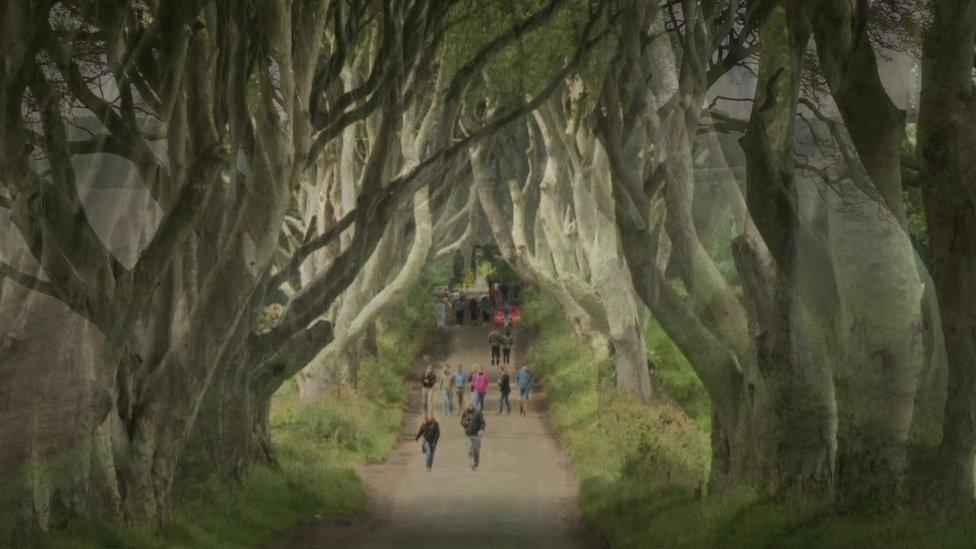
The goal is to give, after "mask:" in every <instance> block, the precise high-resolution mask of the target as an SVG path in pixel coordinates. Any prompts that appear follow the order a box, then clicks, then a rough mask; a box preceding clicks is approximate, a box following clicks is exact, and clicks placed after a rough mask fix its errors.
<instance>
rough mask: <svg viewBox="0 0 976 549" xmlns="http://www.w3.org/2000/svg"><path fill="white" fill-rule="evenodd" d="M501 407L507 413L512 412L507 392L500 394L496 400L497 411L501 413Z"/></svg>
mask: <svg viewBox="0 0 976 549" xmlns="http://www.w3.org/2000/svg"><path fill="white" fill-rule="evenodd" d="M502 408H505V409H507V410H508V413H512V405H511V404H510V403H509V402H508V393H502V396H501V397H500V398H499V400H498V413H499V414H500V413H502Z"/></svg>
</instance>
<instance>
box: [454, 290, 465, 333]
mask: <svg viewBox="0 0 976 549" xmlns="http://www.w3.org/2000/svg"><path fill="white" fill-rule="evenodd" d="M467 303H468V302H467V301H465V300H464V297H460V298H458V300H457V303H455V304H454V322H455V324H457V325H458V326H464V313H465V312H466V311H467V307H468V305H467Z"/></svg>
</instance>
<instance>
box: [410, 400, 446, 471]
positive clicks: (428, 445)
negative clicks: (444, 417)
mask: <svg viewBox="0 0 976 549" xmlns="http://www.w3.org/2000/svg"><path fill="white" fill-rule="evenodd" d="M420 437H424V444H423V449H424V454H426V456H427V472H428V473H429V472H430V468H431V467H433V465H434V450H436V449H437V441H438V440H440V438H441V426H440V424H438V423H437V420H436V419H434V412H427V413H426V414H425V415H424V423H423V424H422V425H421V426H420V430H419V431H417V436H416V437H414V439H413V440H414V441H415V442H416V441H418V440H420Z"/></svg>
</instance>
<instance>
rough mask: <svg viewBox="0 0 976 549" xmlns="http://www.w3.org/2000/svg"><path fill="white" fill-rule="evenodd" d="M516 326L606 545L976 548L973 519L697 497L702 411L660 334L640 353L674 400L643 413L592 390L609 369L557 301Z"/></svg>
mask: <svg viewBox="0 0 976 549" xmlns="http://www.w3.org/2000/svg"><path fill="white" fill-rule="evenodd" d="M525 322H526V323H527V324H528V325H529V326H531V327H532V328H534V331H535V333H536V337H535V339H534V340H533V341H532V342H531V343H530V344H529V348H528V353H529V359H530V360H531V361H532V363H533V364H534V365H535V366H534V367H535V369H536V373H537V375H539V376H540V377H541V379H542V381H543V383H544V385H545V388H546V392H547V394H548V398H549V414H550V418H551V420H552V422H553V424H554V426H555V428H556V432H557V433H558V435H559V437H560V438H561V440H562V441H563V444H564V448H566V450H567V451H568V453H569V454H570V457H571V459H572V461H573V465H574V469H575V472H576V474H577V477H578V478H579V481H580V500H581V507H582V511H583V516H584V518H585V520H586V521H587V522H588V523H589V524H591V525H592V526H593V527H595V528H596V529H598V530H599V531H600V532H601V533H602V534H603V536H604V537H605V538H606V539H607V540H608V541H609V542H610V544H611V546H613V547H641V548H643V547H668V548H670V547H679V548H684V547H687V548H699V547H722V548H726V547H743V548H751V547H770V548H773V547H810V548H821V547H842V548H843V547H849V548H856V549H864V548H873V547H883V548H885V549H891V548H906V549H907V548H916V547H940V548H941V547H973V546H974V545H976V519H974V517H973V516H971V515H966V516H962V517H947V516H941V515H932V514H928V513H922V512H919V513H911V512H908V511H899V512H895V513H892V514H887V515H874V516H846V515H843V514H841V513H840V512H839V511H838V510H837V509H836V508H835V507H834V506H832V505H831V504H830V503H829V502H826V501H822V500H817V499H812V498H797V499H793V500H782V499H771V498H769V497H766V496H764V495H762V494H760V493H758V492H755V491H749V490H740V491H736V492H732V493H725V494H721V495H708V494H707V493H706V494H705V495H704V497H699V490H700V489H701V484H702V481H703V480H704V479H705V478H707V472H708V461H709V455H710V446H709V440H708V426H709V423H710V422H709V418H710V407H709V405H708V402H707V395H706V394H705V393H704V389H703V388H701V387H700V385H701V384H700V382H699V381H698V379H697V378H696V377H694V372H693V371H692V370H691V367H690V365H688V362H687V360H685V359H684V357H683V356H681V354H680V353H679V352H678V351H677V349H676V348H675V347H674V344H673V343H672V342H671V341H670V340H669V339H667V336H666V335H665V334H664V332H663V331H662V330H661V329H660V327H659V326H657V325H655V324H652V325H651V327H650V329H649V330H648V334H647V346H648V352H649V353H650V355H651V357H652V358H653V359H654V361H655V362H656V367H655V374H656V375H658V376H659V377H660V378H661V381H662V385H663V387H664V389H665V391H666V392H668V394H669V396H670V397H671V398H670V399H667V400H668V402H665V403H662V404H652V405H644V404H641V403H639V402H636V401H635V400H633V399H632V398H630V397H626V396H620V395H617V394H616V392H615V391H614V390H613V388H612V387H609V386H608V385H609V383H603V384H601V381H600V379H601V376H600V372H601V371H607V370H612V365H607V364H598V363H597V362H596V360H595V359H594V357H593V353H592V352H591V351H590V349H589V348H588V347H587V346H586V345H584V344H581V343H580V342H579V341H578V340H577V339H576V338H575V337H574V335H573V334H572V332H571V330H570V327H569V325H568V323H567V322H566V321H565V319H564V318H562V317H561V315H560V314H559V313H558V309H557V308H556V306H555V304H554V303H550V302H548V301H547V300H546V299H544V298H541V297H538V296H533V297H532V298H531V299H530V300H529V302H528V303H527V305H526V307H525ZM670 401H673V402H674V404H671V403H670ZM703 401H704V402H703ZM676 405H677V407H676ZM689 418H690V419H689Z"/></svg>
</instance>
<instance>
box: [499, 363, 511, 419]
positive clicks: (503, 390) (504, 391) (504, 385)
mask: <svg viewBox="0 0 976 549" xmlns="http://www.w3.org/2000/svg"><path fill="white" fill-rule="evenodd" d="M498 392H499V393H500V394H501V397H500V398H499V399H498V414H499V415H501V413H502V408H505V409H507V410H508V415H512V405H511V403H510V402H509V400H508V394H509V393H511V392H512V383H511V381H510V380H509V378H508V370H507V369H505V367H504V366H502V377H501V379H499V380H498Z"/></svg>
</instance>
